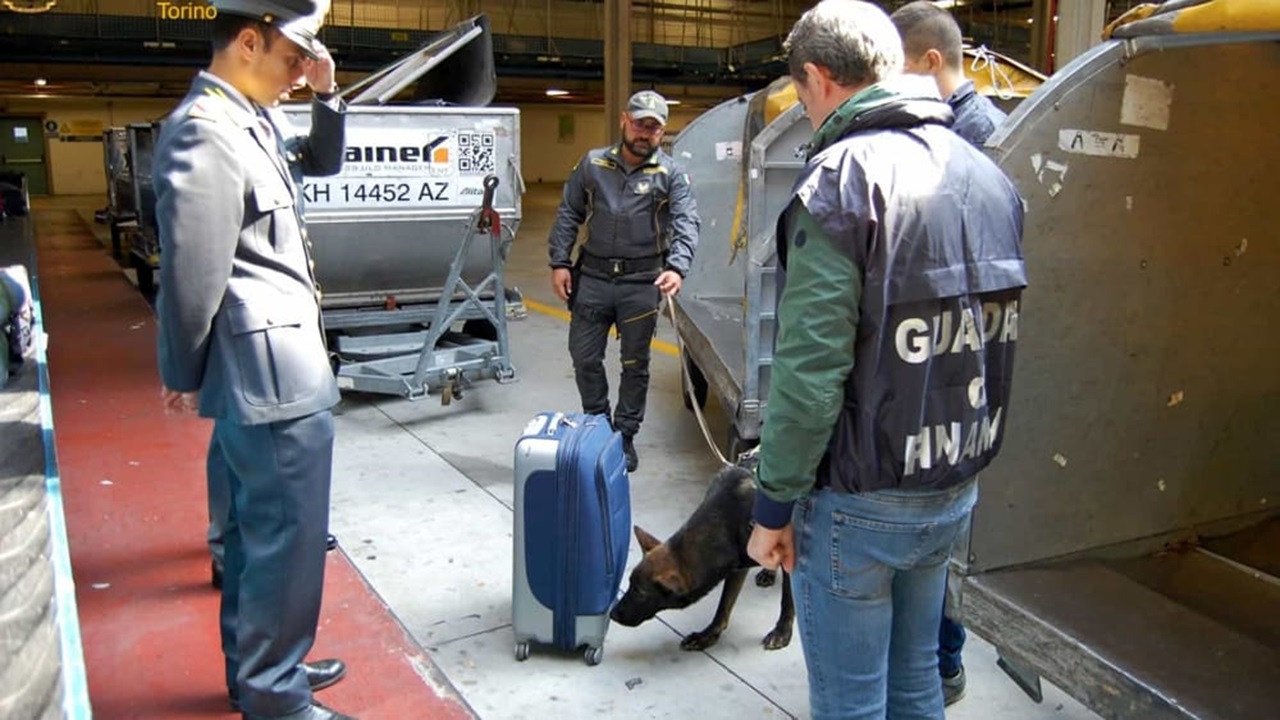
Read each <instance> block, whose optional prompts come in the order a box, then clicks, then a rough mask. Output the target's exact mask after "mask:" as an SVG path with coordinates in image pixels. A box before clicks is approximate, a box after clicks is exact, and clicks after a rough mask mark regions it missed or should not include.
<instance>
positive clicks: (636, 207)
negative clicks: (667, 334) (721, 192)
mask: <svg viewBox="0 0 1280 720" xmlns="http://www.w3.org/2000/svg"><path fill="white" fill-rule="evenodd" d="M621 122H622V142H621V143H619V144H618V145H614V146H612V147H604V148H597V149H595V150H591V151H589V152H588V153H587V154H586V155H585V156H584V157H583V158H582V160H580V161H579V162H578V164H577V166H576V167H574V169H573V173H572V174H571V175H570V176H569V181H568V182H567V183H565V186H564V196H563V199H562V200H561V202H560V207H559V209H558V210H557V211H556V220H555V225H554V226H553V227H552V229H551V236H550V239H549V242H548V244H549V246H550V255H551V268H552V271H551V284H552V288H553V289H554V290H555V292H556V295H557V296H559V298H560V299H561V300H564V301H565V302H567V303H568V304H569V309H570V311H571V312H572V320H571V321H570V323H569V356H570V357H571V358H572V359H573V373H574V378H575V379H576V380H577V383H578V394H579V395H580V396H581V398H582V409H583V412H587V413H592V414H603V415H609V414H610V412H609V381H608V378H606V376H605V372H604V351H605V343H606V342H607V341H608V339H609V328H610V327H617V329H618V335H619V336H620V338H621V355H622V378H621V382H620V383H619V388H618V405H617V409H616V411H615V412H614V413H613V414H612V416H611V417H612V422H613V426H614V428H616V429H617V430H618V431H619V432H621V433H622V439H623V448H624V450H625V451H626V455H627V469H628V470H630V471H634V470H635V469H636V467H637V466H638V465H639V458H638V456H637V455H636V451H635V442H634V438H635V435H636V433H637V432H639V430H640V423H641V422H643V420H644V407H645V399H646V396H647V395H648V392H649V341H650V340H651V339H652V338H653V335H654V331H655V330H656V329H657V322H658V304H659V301H660V300H661V295H663V294H665V295H667V296H674V295H675V294H676V293H678V292H680V286H681V284H682V282H683V280H684V277H685V275H686V274H688V272H689V266H690V265H691V264H692V263H693V254H694V251H695V250H696V249H697V245H698V224H699V223H698V210H697V206H696V204H695V202H694V198H693V190H692V188H691V187H690V185H689V175H688V173H686V172H685V171H684V169H683V168H681V167H680V165H679V164H677V163H676V162H675V161H674V160H673V159H671V156H669V155H667V154H666V153H665V152H663V151H662V149H661V148H660V147H659V146H658V143H659V141H660V140H661V137H662V132H663V129H664V127H665V126H666V124H667V101H666V100H665V99H664V98H663V97H662V96H661V95H659V94H658V93H656V92H653V91H651V90H642V91H640V92H638V93H636V94H635V95H632V96H631V99H630V101H629V102H628V103H627V110H626V112H624V113H623V114H622V120H621ZM584 223H585V224H586V226H587V227H586V240H585V242H584V243H583V244H582V246H581V247H580V248H579V249H578V253H577V256H576V258H575V257H574V256H573V249H574V245H575V243H576V241H577V239H578V229H579V227H580V226H582V225H583V224H584Z"/></svg>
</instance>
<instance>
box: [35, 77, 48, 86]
mask: <svg viewBox="0 0 1280 720" xmlns="http://www.w3.org/2000/svg"><path fill="white" fill-rule="evenodd" d="M48 84H49V81H48V80H45V79H44V78H36V87H44V86H45V85H48Z"/></svg>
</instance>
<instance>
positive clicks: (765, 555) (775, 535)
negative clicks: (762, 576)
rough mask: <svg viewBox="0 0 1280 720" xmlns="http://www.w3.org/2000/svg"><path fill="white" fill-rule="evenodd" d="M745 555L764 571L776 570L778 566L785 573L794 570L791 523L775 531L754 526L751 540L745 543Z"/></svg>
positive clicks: (794, 553) (793, 543)
mask: <svg viewBox="0 0 1280 720" xmlns="http://www.w3.org/2000/svg"><path fill="white" fill-rule="evenodd" d="M747 554H748V555H750V556H751V559H752V560H755V561H756V562H758V563H760V566H761V567H763V568H765V569H766V570H777V569H778V566H779V565H781V566H782V569H783V570H786V571H787V572H791V571H793V570H795V567H796V536H795V529H794V528H793V527H792V526H791V523H787V524H786V525H785V526H784V527H781V528H779V529H777V530H770V529H769V528H767V527H764V526H762V525H756V526H755V527H754V528H753V529H752V530H751V539H750V540H748V541H747Z"/></svg>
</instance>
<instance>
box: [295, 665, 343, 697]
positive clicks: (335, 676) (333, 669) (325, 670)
mask: <svg viewBox="0 0 1280 720" xmlns="http://www.w3.org/2000/svg"><path fill="white" fill-rule="evenodd" d="M302 672H303V673H305V674H306V676H307V684H308V685H310V686H311V689H312V690H313V691H315V690H323V689H325V688H327V687H329V686H330V685H333V684H334V683H336V682H338V681H339V680H341V679H342V678H344V677H346V675H347V664H346V663H344V662H342V661H341V660H339V659H337V658H330V659H328V660H317V661H315V662H309V663H307V662H304V663H302Z"/></svg>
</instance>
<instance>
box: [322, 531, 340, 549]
mask: <svg viewBox="0 0 1280 720" xmlns="http://www.w3.org/2000/svg"><path fill="white" fill-rule="evenodd" d="M336 547H338V538H336V537H334V536H333V533H329V534H328V535H327V536H325V539H324V549H325V550H326V551H329V550H332V549H334V548H336Z"/></svg>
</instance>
